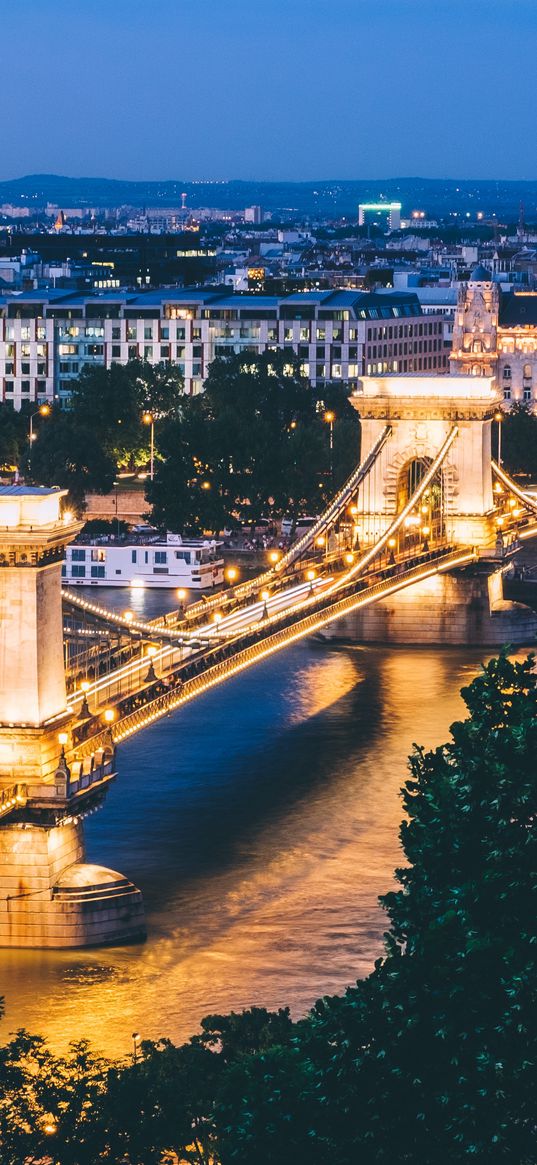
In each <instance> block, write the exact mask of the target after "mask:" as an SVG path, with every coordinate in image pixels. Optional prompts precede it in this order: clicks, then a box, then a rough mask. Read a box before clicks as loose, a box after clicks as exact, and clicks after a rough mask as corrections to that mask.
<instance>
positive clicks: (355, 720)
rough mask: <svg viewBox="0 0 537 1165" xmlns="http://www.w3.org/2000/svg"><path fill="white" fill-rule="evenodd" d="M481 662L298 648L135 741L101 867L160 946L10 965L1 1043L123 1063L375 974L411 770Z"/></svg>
mask: <svg viewBox="0 0 537 1165" xmlns="http://www.w3.org/2000/svg"><path fill="white" fill-rule="evenodd" d="M105 600H106V601H107V602H108V601H110V594H109V593H107V594H106V595H103V601H105ZM111 601H112V602H113V604H114V605H115V606H116V607H117V606H120V605H125V599H124V598H123V600H121V598H120V597H119V596H118V594H117V592H116V593H113V595H112V600H111ZM137 602H138V603H139V604H144V603H146V604H147V603H149V604H150V606H151V608H152V610H151V613H152V612H153V611H154V610H155V609H156V606H157V604H158V606H159V607H160V608H161V609H162V595H159V596H157V595H155V593H154V592H153V594H151V595H149V596H148V597H144V596H137ZM482 654H483V653H479V652H476V651H473V652H463V651H436V652H435V651H429V650H423V651H412V650H407V649H402V648H398V649H389V648H372V647H366V648H361V647H324V646H319V645H317V644H315V643H312V642H307V643H303V644H300V645H298V646H295V647H293V648H291V649H289V650H288V651H286V652H284V653H282V654H281V655H280V656H276V657H273V658H272V659H271V660H267V661H265V662H263V663H262V664H259V665H257V667H256V668H254V669H253V670H252V671H251V672H246V673H244V674H243V675H241V676H239V677H237V678H236V679H234V680H232V681H231V682H230V683H229V684H228V685H227V686H225V687H223V688H221V689H220V690H216V691H213V692H211V693H208V694H206V695H205V696H203V697H202V698H200V700H198V701H197V702H194V703H192V704H191V705H189V706H187V707H186V708H184V709H183V710H180V711H178V712H176V713H174V714H172V715H171V716H170V717H169V718H167V719H165V720H163V721H161V722H160V723H158V724H156V725H154V726H153V727H151V728H148V729H145V730H144V731H143V732H142V733H141V734H140V735H139V736H136V737H134V738H133V739H132V740H131V741H128V742H126V743H125V744H123V745H122V746H121V748H120V750H119V774H120V775H119V777H118V780H117V782H116V784H115V787H114V788H113V789H112V790H111V792H110V793H109V795H108V799H107V802H106V805H105V807H104V809H103V810H101V811H100V812H99V813H98V814H96V815H95V816H93V817H91V818H90V819H89V820H88V821H87V823H86V838H87V848H88V859H89V860H90V861H94V862H99V863H102V864H104V865H109V866H111V867H112V868H115V869H118V870H121V871H122V873H125V874H127V875H128V876H129V877H130V878H131V879H132V880H133V881H134V882H135V883H136V884H137V885H138V886H139V887H140V888H141V889H142V890H143V893H144V897H145V903H146V910H147V922H148V939H147V942H146V943H145V944H143V945H140V946H135V947H126V948H113V949H106V950H94V951H85V952H72V951H60V952H52V953H46V952H35V951H32V952H28V951H0V990H1V991H2V992H3V993H4V994H5V996H6V1004H7V1015H6V1019H5V1020H4V1023H3V1025H2V1036H3V1038H6V1037H7V1034H8V1031H12V1030H14V1029H15V1028H17V1027H20V1026H24V1027H27V1028H28V1029H29V1030H31V1031H34V1032H39V1033H41V1034H43V1035H45V1036H47V1037H49V1039H50V1040H51V1041H52V1042H53V1044H54V1045H55V1046H56V1047H59V1046H63V1045H64V1044H65V1043H66V1042H67V1041H68V1040H71V1039H78V1038H81V1037H82V1036H87V1037H89V1038H90V1039H91V1040H92V1041H93V1043H94V1044H95V1046H96V1047H97V1048H98V1049H99V1050H101V1051H103V1052H106V1053H109V1054H124V1053H126V1052H128V1051H129V1050H130V1046H131V1033H132V1032H133V1031H135V1030H136V1031H139V1032H141V1033H142V1035H143V1036H144V1037H150V1038H156V1037H158V1036H161V1035H167V1036H169V1037H171V1038H172V1039H174V1040H179V1039H182V1038H186V1037H188V1036H189V1035H190V1034H191V1033H192V1032H193V1031H195V1030H196V1028H197V1025H198V1023H199V1019H200V1018H201V1016H203V1015H205V1014H208V1013H209V1012H214V1011H227V1010H230V1009H231V1008H235V1009H237V1008H242V1007H246V1006H248V1005H250V1004H252V1003H256V1004H260V1005H261V1004H263V1005H266V1006H268V1007H276V1006H282V1005H285V1004H289V1005H290V1006H291V1008H292V1011H293V1013H294V1014H295V1015H299V1014H301V1013H303V1012H304V1011H305V1010H306V1009H307V1007H308V1006H309V1005H311V1004H312V1003H313V1002H314V1000H315V999H316V998H318V997H319V996H320V995H322V994H325V993H330V992H335V991H340V990H342V989H343V988H344V987H345V986H346V985H347V984H348V983H351V982H353V981H354V980H355V979H356V978H357V977H358V976H360V975H362V974H364V973H367V971H368V970H369V969H370V968H371V967H372V964H373V961H374V959H375V958H376V957H377V956H378V954H379V953H380V951H381V942H382V932H383V916H382V912H381V910H380V909H379V906H378V903H377V896H378V894H379V893H381V892H383V891H384V890H386V889H388V888H389V887H390V886H391V885H392V882H393V873H392V872H393V868H394V866H395V865H396V864H397V863H398V862H399V860H400V851H399V847H398V826H399V821H400V818H401V804H400V798H399V789H400V786H401V784H402V781H403V780H404V778H405V772H406V769H405V763H406V757H407V754H408V752H409V751H410V748H411V746H412V742H413V741H418V742H420V743H423V744H426V745H433V744H436V743H439V742H440V741H441V740H443V739H445V738H446V734H447V730H448V726H449V724H450V723H451V722H452V721H453V720H454V719H456V718H457V717H458V716H459V715H460V714H461V711H462V702H461V700H460V697H459V694H458V693H459V688H460V687H461V685H462V684H464V683H466V682H468V681H469V680H470V679H471V678H472V676H473V675H474V674H475V672H476V670H477V669H478V665H479V661H480V659H481V657H482Z"/></svg>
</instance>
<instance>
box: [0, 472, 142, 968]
mask: <svg viewBox="0 0 537 1165" xmlns="http://www.w3.org/2000/svg"><path fill="white" fill-rule="evenodd" d="M65 493H66V491H65V490H59V489H45V488H40V487H29V486H28V487H26V486H8V487H3V488H0V946H4V947H7V946H8V947H68V948H71V947H85V946H98V945H102V944H105V943H106V944H111V943H116V944H119V943H125V942H132V941H136V940H139V939H141V938H143V937H144V910H143V902H142V895H141V893H140V891H139V890H137V889H136V887H135V886H133V885H132V883H131V882H129V881H128V879H127V878H124V877H123V876H122V875H121V874H117V873H115V872H114V871H113V870H107V869H104V868H102V867H100V866H95V865H90V864H88V863H86V862H85V860H84V858H85V851H84V839H83V824H82V823H83V818H84V816H85V815H86V814H87V813H88V812H92V811H93V810H94V809H95V808H96V807H98V806H99V805H100V804H101V803H102V801H103V799H104V797H105V795H106V791H107V788H108V786H109V784H110V782H111V781H112V780H113V778H114V776H115V774H114V757H115V750H114V746H113V742H112V741H111V740H110V745H109V747H105V748H101V749H100V750H99V751H98V752H96V753H95V754H94V756H93V757H92V758H91V759H90V760H89V761H86V762H84V763H81V764H77V763H76V754H74V753H73V750H72V728H73V719H74V718H73V716H72V714H71V713H70V712H69V711H68V709H67V703H66V688H65V672H64V659H63V619H62V605H61V577H60V576H61V563H62V559H63V557H64V554H65V546H66V544H67V543H68V542H70V541H71V539H72V538H74V537H75V536H76V534H77V533H78V532H79V530H80V523H78V522H76V521H75V520H74V519H73V516H72V515H71V514H70V513H69V512H67V511H64V512H63V514H62V513H61V502H62V499H63V497H64V494H65Z"/></svg>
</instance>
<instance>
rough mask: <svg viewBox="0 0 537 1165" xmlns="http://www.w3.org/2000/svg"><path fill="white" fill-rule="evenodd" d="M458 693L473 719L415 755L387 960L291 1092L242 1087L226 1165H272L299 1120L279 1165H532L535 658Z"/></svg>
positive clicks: (335, 1004)
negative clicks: (279, 1132) (269, 1150)
mask: <svg viewBox="0 0 537 1165" xmlns="http://www.w3.org/2000/svg"><path fill="white" fill-rule="evenodd" d="M463 696H464V699H465V701H466V704H467V707H468V709H469V712H470V716H469V718H468V719H467V720H465V721H463V722H461V723H457V724H454V725H453V727H452V739H451V741H450V742H449V743H448V744H446V745H444V746H443V747H441V748H437V749H434V750H432V751H425V750H423V749H419V748H415V750H414V753H413V755H412V757H411V778H410V780H409V781H407V783H406V785H405V790H404V804H405V809H406V811H407V815H408V819H407V821H406V822H405V823H404V825H403V827H402V831H401V838H402V842H403V848H404V852H405V855H406V857H407V859H408V861H409V863H410V864H409V866H407V867H405V868H403V869H401V870H399V871H398V872H397V877H398V880H399V882H400V885H401V889H400V890H398V891H397V892H395V893H391V894H388V895H386V896H385V897H384V899H383V902H384V905H385V907H386V909H387V911H388V915H389V919H390V927H389V930H388V932H387V936H386V956H385V957H384V958H383V959H380V960H379V961H378V963H377V965H376V967H375V970H374V972H373V974H371V975H370V976H369V977H368V978H367V979H365V980H363V981H361V982H359V983H358V984H357V986H356V987H354V988H351V989H350V990H349V991H348V992H347V993H346V995H345V996H344V997H336V998H333V999H325V1000H322V1001H320V1002H319V1003H318V1004H317V1005H316V1007H315V1008H314V1010H313V1013H312V1015H311V1017H309V1018H308V1019H307V1020H305V1021H303V1022H302V1023H301V1024H300V1025H299V1026H298V1033H297V1036H298V1038H297V1041H296V1046H297V1047H298V1048H299V1050H300V1056H299V1058H298V1062H296V1063H294V1065H291V1064H290V1065H289V1071H288V1078H287V1080H282V1078H281V1076H280V1077H279V1078H277V1079H276V1078H275V1076H274V1073H273V1072H269V1071H265V1072H264V1073H263V1072H262V1071H259V1070H258V1069H257V1067H256V1069H255V1079H254V1082H253V1083H252V1081H251V1079H250V1077H251V1073H248V1072H243V1073H242V1076H240V1078H239V1079H235V1081H234V1089H233V1095H232V1097H231V1099H229V1098H228V1099H227V1102H226V1105H225V1107H224V1111H223V1114H222V1120H223V1123H224V1128H225V1133H224V1140H223V1143H224V1145H225V1151H224V1152H223V1154H222V1160H223V1162H224V1165H228V1163H229V1162H241V1163H242V1162H243V1161H246V1160H247V1159H248V1157H247V1153H246V1151H245V1150H246V1147H248V1151H249V1153H250V1159H251V1160H257V1159H258V1156H257V1145H259V1154H260V1155H259V1160H266V1159H267V1158H266V1156H263V1154H266V1144H267V1138H270V1136H271V1135H272V1132H273V1130H274V1129H278V1128H279V1127H280V1126H281V1123H282V1119H283V1116H284V1115H285V1114H287V1121H288V1124H289V1128H292V1127H293V1121H294V1119H295V1114H297V1113H298V1114H300V1113H301V1112H302V1111H303V1108H304V1105H306V1106H307V1109H308V1113H309V1122H308V1130H307V1133H305V1134H304V1136H303V1139H302V1142H301V1144H300V1143H295V1142H293V1145H292V1148H291V1149H290V1150H289V1151H288V1152H287V1151H286V1150H285V1147H284V1146H282V1145H280V1148H279V1155H278V1157H277V1159H278V1161H279V1162H281V1165H288V1163H289V1165H291V1162H292V1161H295V1160H300V1159H304V1160H308V1159H309V1157H308V1154H309V1153H310V1152H311V1150H312V1146H314V1147H315V1152H316V1153H319V1155H320V1160H322V1161H327V1160H337V1161H338V1162H339V1163H340V1165H355V1163H356V1162H360V1165H372V1163H373V1162H386V1163H387V1162H393V1161H397V1162H398V1163H401V1165H403V1163H409V1165H447V1163H448V1162H449V1163H450V1165H456V1163H461V1165H462V1162H465V1161H467V1160H468V1159H472V1160H474V1161H476V1162H479V1163H480V1165H493V1163H494V1162H496V1161H498V1162H502V1161H505V1162H513V1163H514V1162H516V1163H517V1165H522V1163H524V1165H530V1163H531V1162H535V1160H536V1153H535V1128H536V1124H537V1098H536V1091H535V1064H536V1061H537V1018H536V1016H537V1010H536V1005H537V944H536V941H535V932H536V931H535V901H536V895H537V881H536V875H535V871H536V870H537V834H536V830H535V806H536V800H537V797H536V795H537V680H536V676H535V671H534V659H533V657H529V658H528V659H527V660H525V661H523V662H521V663H520V662H511V661H510V660H509V659H508V658H507V657H506V656H505V655H502V656H501V657H500V658H499V659H495V660H492V661H491V663H489V664H488V665H487V667H485V668H484V669H483V672H482V674H481V676H479V677H478V678H477V679H476V680H475V681H474V682H473V683H472V684H471V685H470V686H469V687H468V688H466V689H464V690H463ZM237 1071H239V1070H238V1069H235V1072H236V1073H237ZM249 1090H250V1091H249ZM260 1112H263V1114H264V1117H263V1120H262V1121H261V1120H260V1119H259V1118H258V1114H259V1113H260ZM252 1113H253V1114H254V1117H255V1118H256V1119H255V1137H254V1140H252V1135H253V1134H252V1128H253V1117H251V1114H252ZM226 1122H227V1123H226ZM301 1155H302V1156H301ZM268 1159H269V1160H270V1158H268ZM274 1159H276V1158H274Z"/></svg>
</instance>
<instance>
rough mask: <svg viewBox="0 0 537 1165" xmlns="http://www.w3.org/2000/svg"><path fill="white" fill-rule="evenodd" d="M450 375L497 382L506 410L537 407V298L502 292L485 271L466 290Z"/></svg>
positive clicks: (478, 272) (460, 299)
mask: <svg viewBox="0 0 537 1165" xmlns="http://www.w3.org/2000/svg"><path fill="white" fill-rule="evenodd" d="M450 371H451V372H452V373H455V374H456V375H461V374H463V375H469V376H494V377H495V378H496V382H497V384H498V388H499V390H500V392H502V393H503V397H504V400H505V402H506V404H509V403H515V402H517V403H525V404H528V405H532V406H535V404H536V402H537V292H534V291H509V292H506V293H504V292H502V290H501V288H500V286H499V284H498V283H496V282H494V281H493V279H492V274H491V272H490V271H487V270H486V268H485V267H482V266H478V267H476V268H475V269H474V270H473V271H472V274H471V276H470V279H469V280H468V282H467V283H463V284H461V287H460V291H459V297H458V302H457V310H456V313H455V323H454V327H453V348H452V352H451V357H450Z"/></svg>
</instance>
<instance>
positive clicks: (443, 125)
mask: <svg viewBox="0 0 537 1165" xmlns="http://www.w3.org/2000/svg"><path fill="white" fill-rule="evenodd" d="M59 30H61V31H62V35H61V36H60V35H58V32H59ZM536 31H537V12H536V11H535V6H534V5H533V4H532V3H531V2H530V0H517V3H516V4H515V3H514V2H512V0H493V2H492V3H486V0H472V2H471V3H469V4H463V3H462V0H452V2H451V3H450V4H449V6H448V5H443V6H441V7H440V8H439V9H438V10H436V11H432V10H431V8H430V6H429V5H427V4H425V3H424V2H422V0H385V2H384V4H383V5H382V6H370V5H368V4H367V3H365V2H363V3H362V0H358V2H356V0H337V3H335V4H332V5H329V4H328V3H327V0H308V2H307V3H305V2H303V0H293V2H292V3H290V4H287V5H284V4H283V2H282V0H273V2H272V4H271V5H270V8H269V10H268V12H266V11H261V10H259V9H256V8H255V7H253V6H252V5H251V4H249V3H247V0H230V3H229V4H227V5H226V6H225V9H224V8H222V7H221V6H220V5H218V4H216V3H214V0H208V2H207V3H206V4H205V5H204V6H203V8H202V9H201V10H200V11H194V10H192V9H191V8H190V7H189V6H187V5H186V4H183V3H172V2H171V0H155V3H154V4H153V5H152V7H151V13H150V15H148V11H147V9H146V7H145V6H144V5H142V4H141V3H139V2H138V0H116V2H115V4H114V5H113V6H112V8H111V6H109V5H108V6H107V5H105V4H104V3H103V0H95V3H93V4H92V6H91V10H90V9H89V8H86V6H80V7H76V6H74V7H73V6H71V5H68V4H67V2H66V0H58V3H56V4H55V5H54V8H53V9H52V7H50V6H45V8H43V5H42V4H38V3H37V2H36V0H28V2H27V3H26V4H25V6H24V11H22V10H21V9H18V10H12V11H10V12H6V13H4V37H5V44H6V45H11V46H13V47H16V46H17V44H19V45H20V44H21V43H22V44H24V53H23V54H22V55H21V54H20V53H11V54H7V59H6V63H5V83H6V91H7V92H8V93H9V94H10V101H9V107H8V117H7V119H6V125H5V133H4V150H3V164H2V167H1V168H0V180H6V179H11V178H14V177H16V176H20V175H24V174H35V173H57V174H71V175H73V176H84V177H101V176H102V177H114V178H120V179H125V180H148V181H150V180H163V181H164V180H167V179H170V178H172V177H173V175H174V174H182V175H183V176H184V177H185V180H187V179H188V180H191V181H211V180H212V181H215V182H218V181H227V180H230V179H239V180H240V179H243V180H255V179H258V180H259V181H284V180H287V181H311V180H318V181H321V180H348V179H352V178H364V179H372V178H375V177H377V176H379V175H380V176H384V177H386V178H388V177H391V176H410V175H416V174H422V175H423V176H425V177H431V178H443V177H447V176H452V177H457V178H461V179H464V178H470V179H486V178H489V179H490V178H498V179H502V178H507V177H512V178H515V179H521V180H523V179H527V178H531V177H532V175H533V174H534V173H535V172H536V171H537V165H536V163H537V150H536V148H535V145H534V140H533V134H532V102H531V77H530V74H529V72H528V71H526V70H524V69H521V68H520V67H519V62H520V60H522V59H524V55H525V53H526V51H527V45H528V42H529V41H530V40H531V37H532V36H533V35H535V32H536ZM141 46H143V53H142V50H141ZM36 96H39V102H40V106H39V108H40V110H41V113H40V115H39V116H36ZM476 147H478V148H476ZM500 147H501V148H500ZM477 157H478V158H479V164H478V163H477V162H476V158H477Z"/></svg>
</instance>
